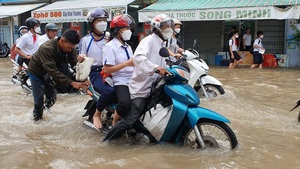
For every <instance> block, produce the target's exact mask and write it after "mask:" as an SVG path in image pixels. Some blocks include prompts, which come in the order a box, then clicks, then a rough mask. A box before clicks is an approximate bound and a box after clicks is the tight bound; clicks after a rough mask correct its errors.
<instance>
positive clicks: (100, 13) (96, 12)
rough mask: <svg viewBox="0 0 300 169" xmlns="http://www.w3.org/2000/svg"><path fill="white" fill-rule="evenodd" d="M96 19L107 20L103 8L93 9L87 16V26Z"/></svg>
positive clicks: (106, 14)
mask: <svg viewBox="0 0 300 169" xmlns="http://www.w3.org/2000/svg"><path fill="white" fill-rule="evenodd" d="M98 18H108V13H107V11H106V10H105V9H104V8H100V7H99V8H95V9H93V10H91V11H90V12H89V13H88V14H87V22H88V23H89V24H91V23H93V21H94V20H95V19H98Z"/></svg>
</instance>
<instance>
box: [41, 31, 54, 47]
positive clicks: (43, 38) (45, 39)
mask: <svg viewBox="0 0 300 169" xmlns="http://www.w3.org/2000/svg"><path fill="white" fill-rule="evenodd" d="M55 38H57V36H55ZM48 40H50V39H49V37H48V35H47V34H46V33H45V34H44V35H42V36H40V37H39V45H40V46H41V45H42V44H43V43H45V42H47V41H48Z"/></svg>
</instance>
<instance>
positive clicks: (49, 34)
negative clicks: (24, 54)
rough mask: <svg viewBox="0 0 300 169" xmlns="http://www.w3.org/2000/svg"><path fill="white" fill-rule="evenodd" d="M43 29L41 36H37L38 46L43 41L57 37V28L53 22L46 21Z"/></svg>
mask: <svg viewBox="0 0 300 169" xmlns="http://www.w3.org/2000/svg"><path fill="white" fill-rule="evenodd" d="M45 31H46V33H45V34H44V35H42V36H40V38H39V41H38V42H39V46H41V45H42V44H43V43H45V42H46V41H48V40H50V39H54V38H57V36H56V35H57V32H58V28H57V26H56V25H55V24H54V23H48V24H47V25H46V26H45Z"/></svg>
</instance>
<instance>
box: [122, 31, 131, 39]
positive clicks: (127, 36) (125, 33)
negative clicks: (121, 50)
mask: <svg viewBox="0 0 300 169" xmlns="http://www.w3.org/2000/svg"><path fill="white" fill-rule="evenodd" d="M131 35H132V32H131V31H130V30H125V31H123V33H122V38H123V40H124V41H128V40H130V38H131Z"/></svg>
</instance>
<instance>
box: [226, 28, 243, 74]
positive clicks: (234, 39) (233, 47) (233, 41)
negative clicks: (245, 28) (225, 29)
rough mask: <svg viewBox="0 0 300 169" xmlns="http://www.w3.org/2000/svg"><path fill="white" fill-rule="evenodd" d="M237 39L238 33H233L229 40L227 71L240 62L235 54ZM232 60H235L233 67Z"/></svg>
mask: <svg viewBox="0 0 300 169" xmlns="http://www.w3.org/2000/svg"><path fill="white" fill-rule="evenodd" d="M238 38H239V33H238V31H233V33H232V37H231V39H230V40H229V55H230V64H229V69H233V68H235V67H236V66H238V65H239V63H240V62H241V61H242V58H241V57H240V55H239V54H238V53H237V51H238V40H237V39H238ZM234 60H237V63H236V64H235V65H234Z"/></svg>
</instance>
